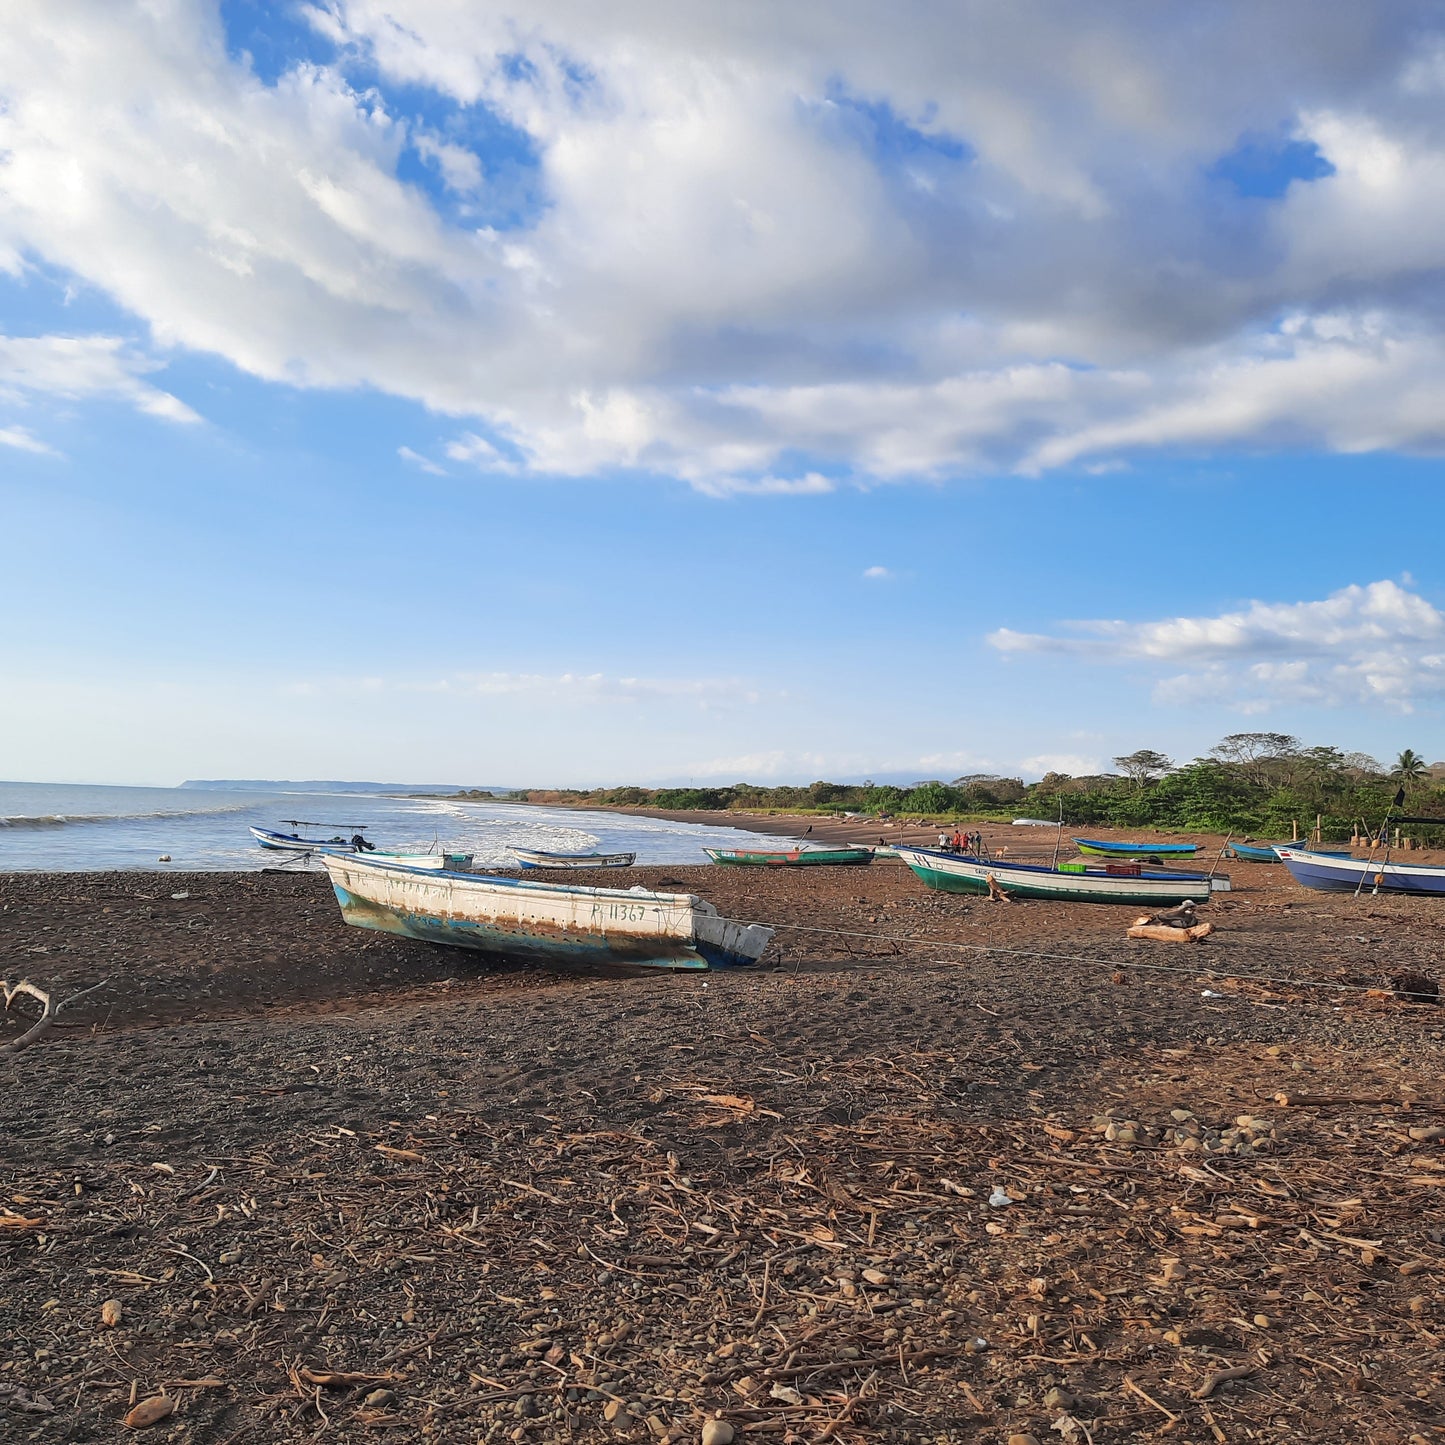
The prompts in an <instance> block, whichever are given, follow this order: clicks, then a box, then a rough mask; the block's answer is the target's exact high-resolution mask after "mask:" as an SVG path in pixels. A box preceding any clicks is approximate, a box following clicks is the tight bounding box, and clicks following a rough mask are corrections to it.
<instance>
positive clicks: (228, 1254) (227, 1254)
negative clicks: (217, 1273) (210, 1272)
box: [221, 1249, 241, 1264]
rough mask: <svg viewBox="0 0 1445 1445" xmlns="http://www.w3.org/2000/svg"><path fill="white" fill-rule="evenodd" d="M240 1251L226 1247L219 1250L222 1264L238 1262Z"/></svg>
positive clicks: (239, 1260)
mask: <svg viewBox="0 0 1445 1445" xmlns="http://www.w3.org/2000/svg"><path fill="white" fill-rule="evenodd" d="M240 1262H241V1251H240V1250H239V1249H226V1250H222V1251H221V1263H222V1264H240Z"/></svg>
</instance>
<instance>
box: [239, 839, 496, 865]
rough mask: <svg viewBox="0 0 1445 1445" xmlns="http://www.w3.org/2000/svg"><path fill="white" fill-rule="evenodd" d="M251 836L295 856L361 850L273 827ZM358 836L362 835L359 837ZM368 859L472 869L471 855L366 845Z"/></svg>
mask: <svg viewBox="0 0 1445 1445" xmlns="http://www.w3.org/2000/svg"><path fill="white" fill-rule="evenodd" d="M251 836H252V837H253V838H254V839H255V840H256V841H257V842H258V843H259V844H260V845H261V846H262V847H263V848H268V849H270V850H271V851H272V852H275V853H295V854H305V855H307V856H312V855H314V856H317V857H319V856H320V855H321V854H323V853H359V852H361V851H362V849H361V847H359V846H358V844H357V843H356V841H355V839H354V838H353V839H352V841H350V842H348V841H347V840H346V839H345V838H341V837H336V838H302V837H299V836H298V835H297V834H295V833H278V832H276V831H275V830H274V829H272V828H252V829H251ZM356 836H357V837H359V836H360V834H357V835H356ZM365 853H366V856H367V857H368V858H374V859H376V861H377V862H379V863H399V864H401V865H402V866H403V867H406V868H428V869H440V868H451V869H454V870H456V871H457V872H465V871H466V870H467V869H468V868H470V867H471V866H472V855H471V854H470V853H391V852H387V851H385V850H383V849H378V848H372V847H370V846H367V847H366V849H365Z"/></svg>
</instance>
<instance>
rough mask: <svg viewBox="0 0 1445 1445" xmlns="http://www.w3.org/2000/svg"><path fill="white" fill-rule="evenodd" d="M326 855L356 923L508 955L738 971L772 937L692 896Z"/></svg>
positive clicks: (344, 910) (347, 914) (346, 914)
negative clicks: (433, 869)
mask: <svg viewBox="0 0 1445 1445" xmlns="http://www.w3.org/2000/svg"><path fill="white" fill-rule="evenodd" d="M321 861H322V863H323V864H324V865H325V867H326V871H327V873H328V874H330V876H331V886H332V888H334V889H335V891H336V899H337V902H338V903H340V905H341V916H342V917H343V918H344V919H345V920H346V921H347V922H348V923H350V924H352V925H353V926H355V927H357V928H374V929H377V930H379V931H380V932H382V933H399V934H402V935H403V936H405V937H407V938H418V939H421V940H423V941H424V942H427V943H446V944H452V945H454V946H456V947H458V948H471V949H476V950H477V951H478V952H481V953H489V954H494V955H496V956H498V957H502V958H521V959H535V960H538V961H540V962H544V963H570V964H579V963H580V964H597V963H605V964H624V965H627V966H629V967H640V968H669V969H679V968H687V969H702V968H735V967H741V966H743V965H746V964H752V963H756V962H757V961H758V959H759V958H760V957H761V956H762V953H763V950H764V949H765V948H766V947H767V945H768V940H769V939H770V938H771V937H772V936H773V930H772V929H771V928H765V927H763V926H762V925H761V924H756V923H736V922H734V921H733V920H732V919H730V918H723V917H721V916H720V915H719V914H718V911H717V909H716V908H714V907H713V905H712V904H711V903H706V902H704V901H703V900H702V899H701V898H697V897H694V896H693V895H692V894H690V893H649V892H647V891H646V890H645V889H642V888H632V889H622V888H581V887H576V886H573V885H570V884H564V883H532V882H530V881H528V880H525V879H521V878H495V877H489V876H487V875H485V874H476V873H452V872H441V873H432V872H424V871H421V870H419V869H415V868H401V867H398V866H396V865H395V864H389V863H376V862H374V861H373V860H372V859H371V858H369V857H367V856H365V855H361V854H335V853H323V854H322V855H321Z"/></svg>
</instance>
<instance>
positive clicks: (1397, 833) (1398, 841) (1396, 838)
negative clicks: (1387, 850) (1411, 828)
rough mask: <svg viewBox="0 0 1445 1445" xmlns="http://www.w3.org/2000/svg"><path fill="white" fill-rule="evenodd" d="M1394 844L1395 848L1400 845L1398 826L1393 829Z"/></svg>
mask: <svg viewBox="0 0 1445 1445" xmlns="http://www.w3.org/2000/svg"><path fill="white" fill-rule="evenodd" d="M1395 846H1396V847H1397V848H1398V847H1399V846H1400V830H1399V829H1398V828H1396V829H1395Z"/></svg>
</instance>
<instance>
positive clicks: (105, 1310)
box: [100, 1299, 125, 1329]
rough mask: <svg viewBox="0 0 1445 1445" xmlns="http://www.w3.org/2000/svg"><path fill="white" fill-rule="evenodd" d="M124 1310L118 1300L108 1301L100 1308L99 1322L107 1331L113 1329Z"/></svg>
mask: <svg viewBox="0 0 1445 1445" xmlns="http://www.w3.org/2000/svg"><path fill="white" fill-rule="evenodd" d="M124 1313H125V1310H124V1309H123V1308H122V1306H121V1302H120V1301H119V1300H118V1299H108V1300H106V1302H105V1303H104V1304H103V1305H101V1307H100V1322H101V1324H103V1325H104V1326H105V1327H106V1328H107V1329H114V1328H115V1327H116V1325H118V1324H119V1323H120V1321H121V1316H122V1315H123V1314H124Z"/></svg>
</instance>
